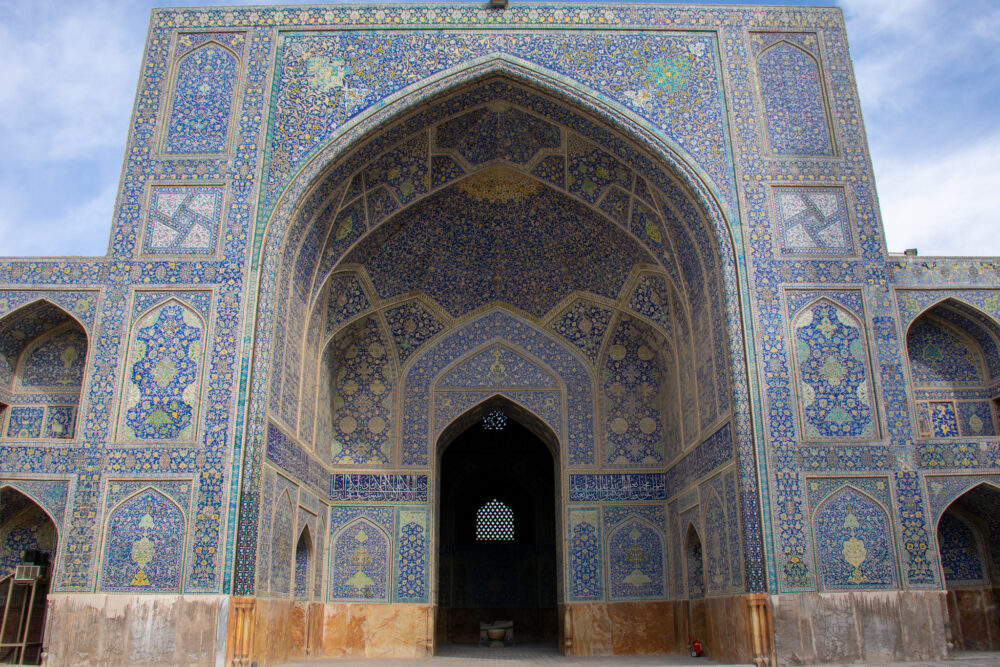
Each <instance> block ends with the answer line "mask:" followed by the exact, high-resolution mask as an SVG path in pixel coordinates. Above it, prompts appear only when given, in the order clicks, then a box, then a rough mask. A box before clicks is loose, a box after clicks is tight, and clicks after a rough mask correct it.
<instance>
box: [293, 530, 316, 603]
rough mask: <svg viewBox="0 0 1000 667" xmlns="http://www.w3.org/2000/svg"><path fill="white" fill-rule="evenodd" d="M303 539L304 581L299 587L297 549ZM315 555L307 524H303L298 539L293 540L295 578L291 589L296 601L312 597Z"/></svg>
mask: <svg viewBox="0 0 1000 667" xmlns="http://www.w3.org/2000/svg"><path fill="white" fill-rule="evenodd" d="M303 538H305V545H304V546H305V549H304V551H305V565H304V572H303V575H304V577H305V580H304V581H302V582H301V587H300V583H299V547H300V546H302V544H303V543H302V540H303ZM315 553H316V550H315V546H314V544H313V539H312V533H311V532H310V530H309V524H308V523H306V524H304V525H303V526H302V528H301V530H299V536H298V539H297V540H295V558H294V565H295V576H294V577H293V583H292V588H293V591H292V595H293V597H295V598H296V599H299V598H310V597H312V588H313V587H312V582H313V579H312V575H313V570H315V569H316V568H315V567H313V565H314V561H315Z"/></svg>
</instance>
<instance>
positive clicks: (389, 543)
mask: <svg viewBox="0 0 1000 667" xmlns="http://www.w3.org/2000/svg"><path fill="white" fill-rule="evenodd" d="M359 524H364V525H365V526H366V527H369V528H374V529H375V530H376V531H377V532H378V534H379V535H380V536H381V538H382V540H383V541H382V544H383V545H384V547H385V562H384V564H383V565H384V570H383V576H384V581H383V582H382V587H383V588H384V594H383V595H382V596H380V597H377V598H368V597H363V596H360V595H359V596H355V597H345V596H339V597H338V596H335V595H334V587H335V586H336V585H337V572H338V569H337V568H338V563H337V554H338V553H339V551H338V550H339V547H340V541H341V539H342V537H343V536H344V534H345V533H346V532H347V531H348V530H349V529H351V528H353V527H354V526H357V525H359ZM394 555H395V545H394V542H393V539H392V537H391V536H390V534H389V533H388V532H387V531H386V530H385V529H384V528H383V527H382V526H380V525H379V524H378V522H377V521H376V520H375V519H373V518H372V517H369V516H367V515H364V514H362V515H360V516H356V517H354V518H353V519H351V520H350V521H348V522H347V523H345V524H344V525H342V526H340V527H339V528H337V530H336V531H334V532H333V534H332V535H331V536H330V565H329V568H330V569H329V582H328V584H327V586H328V590H327V596H326V597H327V599H328V600H331V601H366V602H389V601H390V600H391V597H392V587H393V581H394V576H395V575H394V568H395V557H394Z"/></svg>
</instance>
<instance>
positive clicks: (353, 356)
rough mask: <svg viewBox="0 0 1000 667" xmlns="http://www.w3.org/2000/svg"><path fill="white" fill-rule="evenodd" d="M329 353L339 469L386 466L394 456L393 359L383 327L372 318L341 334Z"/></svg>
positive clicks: (335, 460)
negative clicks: (358, 466)
mask: <svg viewBox="0 0 1000 667" xmlns="http://www.w3.org/2000/svg"><path fill="white" fill-rule="evenodd" d="M327 349H328V355H329V357H328V359H329V361H328V363H329V369H330V377H331V378H333V382H332V384H333V386H332V387H331V390H332V393H333V417H332V420H333V425H334V429H333V433H334V435H333V458H332V462H333V463H334V464H335V465H359V464H360V465H380V464H381V465H384V464H387V463H389V461H390V460H391V457H392V450H391V447H392V442H393V437H394V436H393V434H394V431H395V429H394V428H393V411H392V407H393V398H392V397H393V390H394V388H395V386H396V379H395V371H394V369H393V362H392V354H391V351H390V348H389V343H388V341H387V339H386V336H385V335H384V334H383V333H382V327H381V326H380V325H379V322H378V319H376V318H375V317H367V318H365V319H363V320H361V321H359V322H358V323H356V324H354V325H351V327H350V328H348V329H347V330H346V331H342V332H341V333H340V334H338V335H337V337H336V338H335V339H334V341H333V342H332V343H331V344H330V347H329V348H327Z"/></svg>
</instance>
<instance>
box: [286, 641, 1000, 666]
mask: <svg viewBox="0 0 1000 667" xmlns="http://www.w3.org/2000/svg"><path fill="white" fill-rule="evenodd" d="M470 664H472V665H474V666H475V667H487V666H488V665H502V667H518V666H520V665H565V666H566V667H672V666H673V665H691V666H696V665H702V666H704V667H707V666H708V665H717V666H723V665H730V664H731V663H720V662H714V661H712V660H709V659H707V658H689V657H687V656H679V655H624V656H614V657H609V658H565V657H563V656H562V655H560V654H559V652H558V651H557V650H556V649H555V647H554V646H551V645H538V644H526V645H522V646H512V647H507V648H478V647H476V646H456V645H450V646H444V647H441V648H440V649H439V651H438V654H437V655H435V656H434V657H431V658H422V659H419V660H401V659H384V658H367V659H350V660H348V659H340V660H330V659H322V660H299V661H296V662H291V663H287V665H288V667H417V666H418V665H419V666H425V665H428V666H430V667H457V666H458V665H470ZM734 667H735V666H734ZM739 667H743V666H742V665H740V666H739ZM827 667H838V666H834V665H829V666H827ZM882 667H1000V652H975V653H971V652H970V653H958V654H956V655H954V656H953V657H952V658H951V659H950V660H945V661H938V662H906V663H891V664H889V665H883V666H882Z"/></svg>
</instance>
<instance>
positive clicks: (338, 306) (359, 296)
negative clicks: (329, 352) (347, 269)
mask: <svg viewBox="0 0 1000 667" xmlns="http://www.w3.org/2000/svg"><path fill="white" fill-rule="evenodd" d="M327 283H328V284H329V288H330V298H329V301H328V306H327V311H326V323H325V326H324V329H323V331H324V334H325V336H329V335H330V334H332V333H333V332H334V331H336V330H337V329H338V328H340V325H341V324H343V323H344V322H346V321H347V320H349V319H351V318H352V317H354V316H355V315H357V314H358V313H360V312H362V311H364V310H368V308H370V307H371V303H369V301H368V297H367V296H365V291H364V289H363V288H362V287H361V283H360V281H358V279H357V278H356V277H355V276H354V274H337V275H335V276H330V278H329V279H328V280H327Z"/></svg>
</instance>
